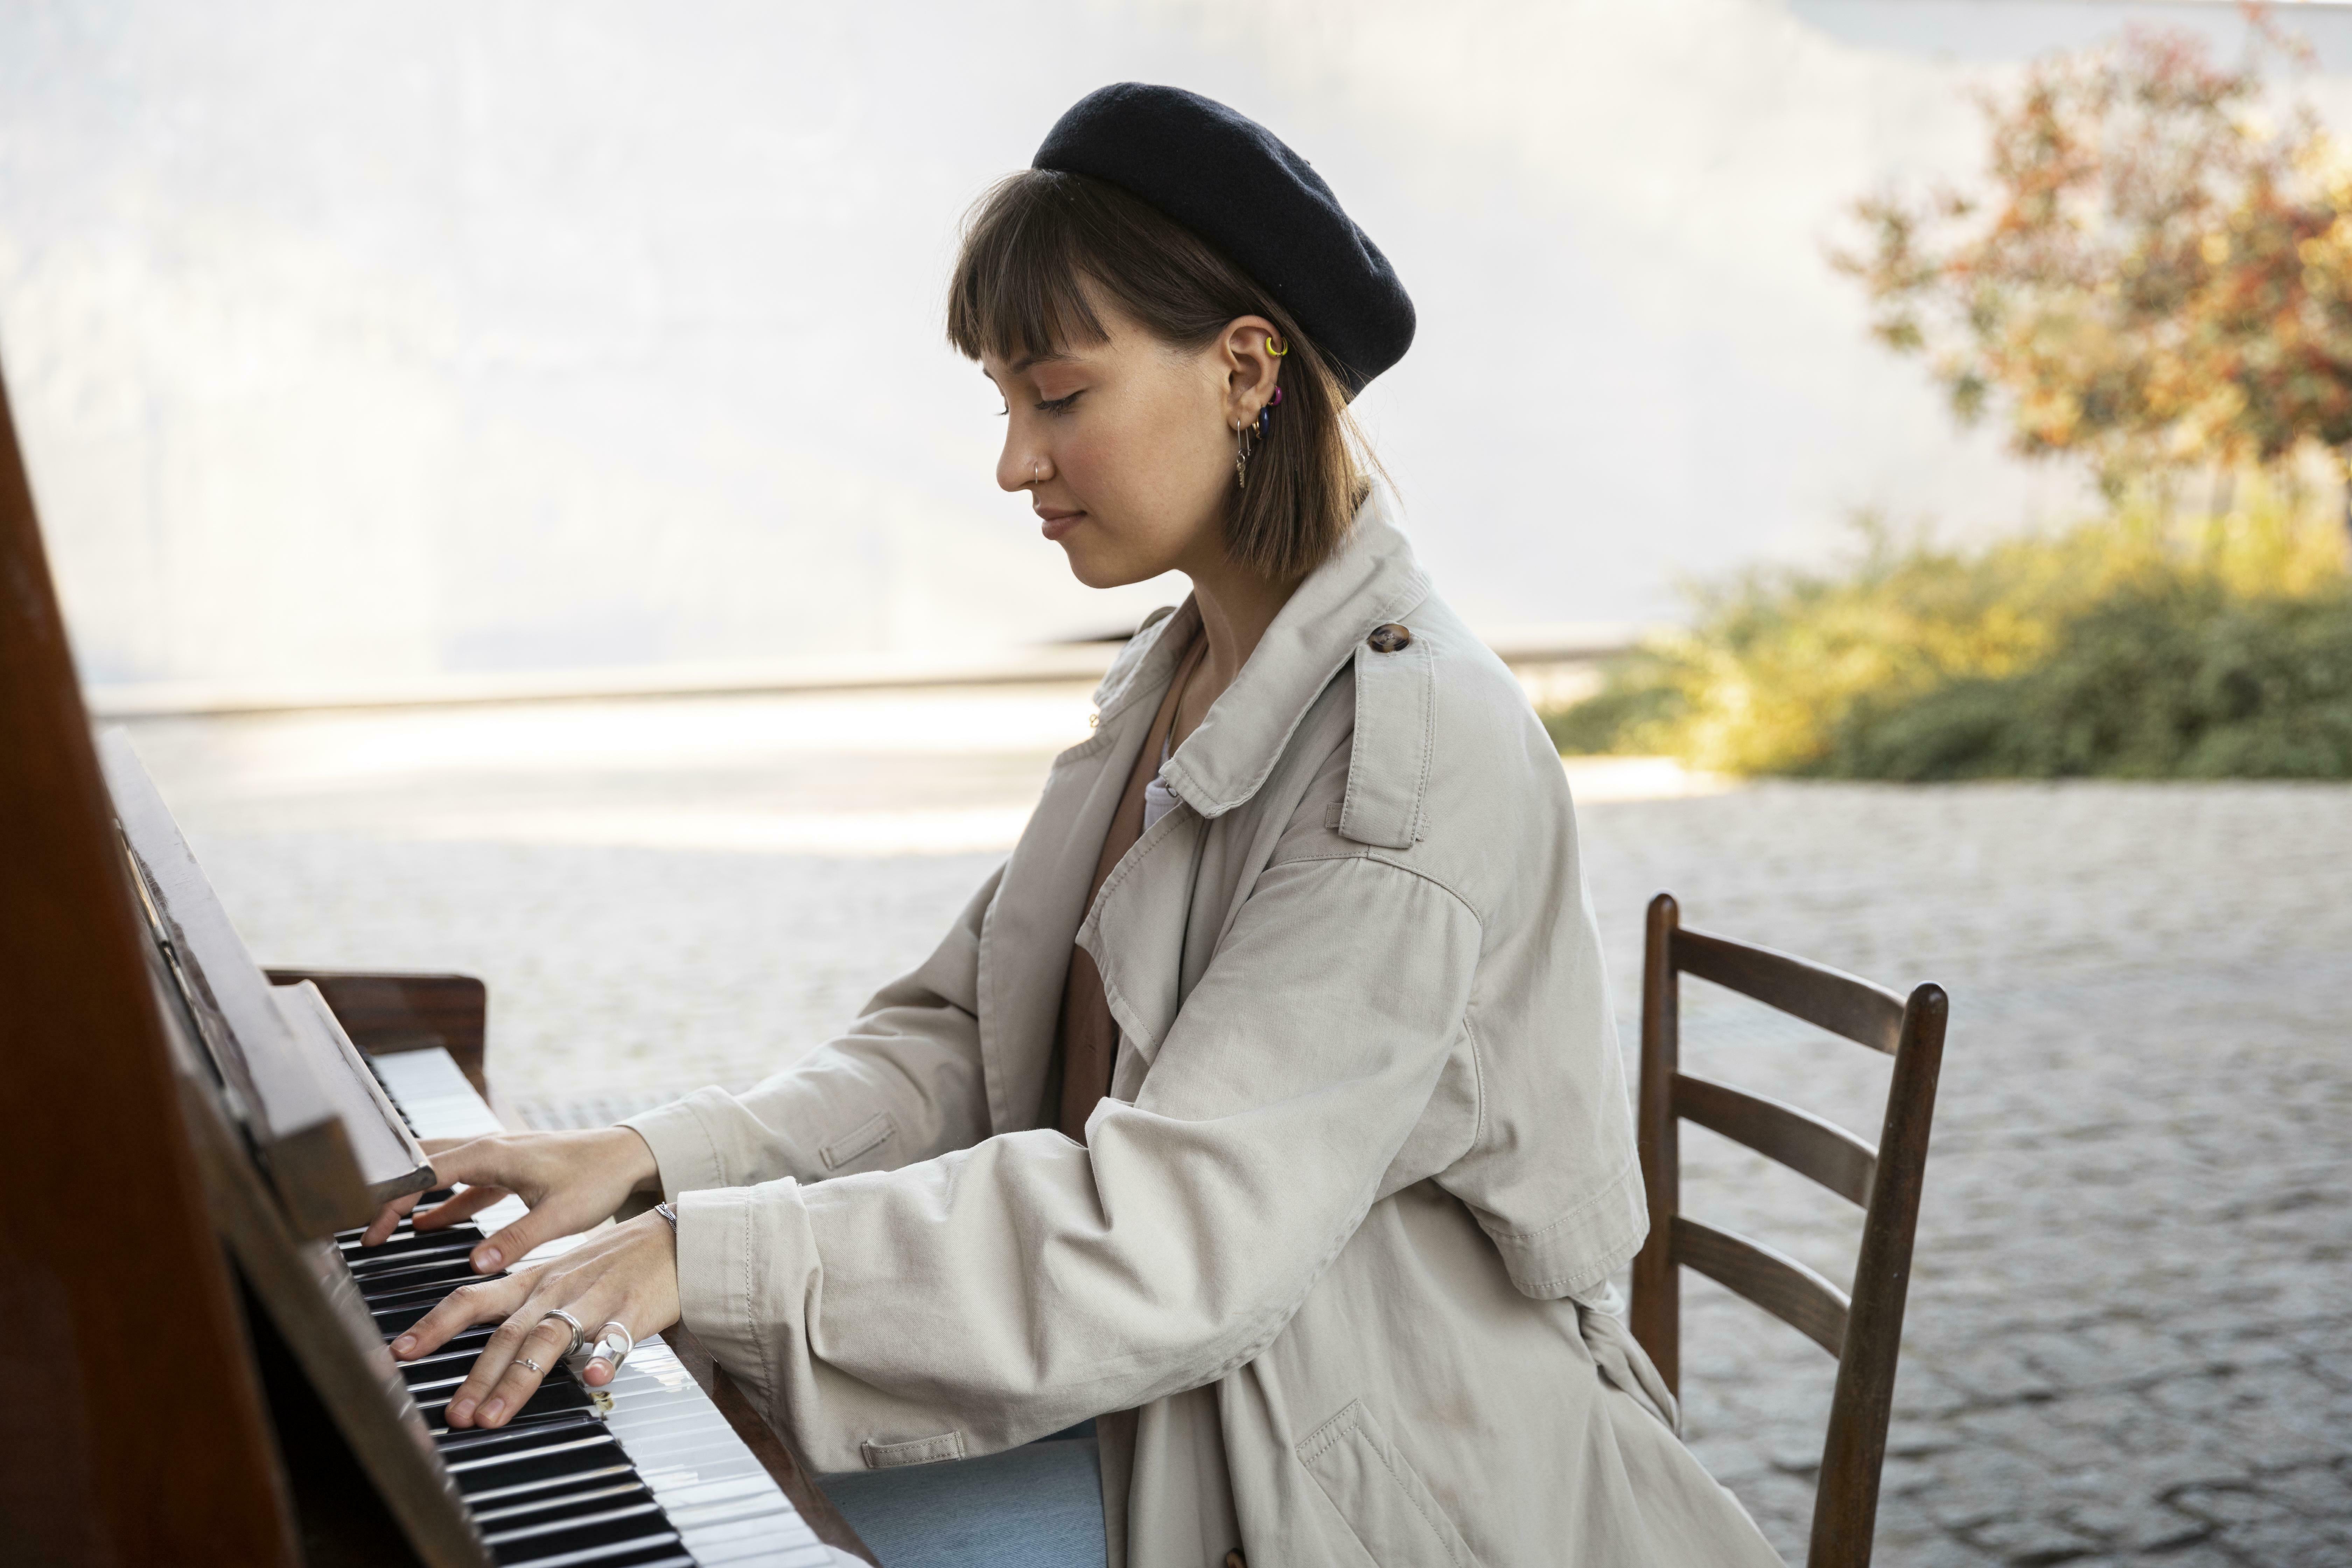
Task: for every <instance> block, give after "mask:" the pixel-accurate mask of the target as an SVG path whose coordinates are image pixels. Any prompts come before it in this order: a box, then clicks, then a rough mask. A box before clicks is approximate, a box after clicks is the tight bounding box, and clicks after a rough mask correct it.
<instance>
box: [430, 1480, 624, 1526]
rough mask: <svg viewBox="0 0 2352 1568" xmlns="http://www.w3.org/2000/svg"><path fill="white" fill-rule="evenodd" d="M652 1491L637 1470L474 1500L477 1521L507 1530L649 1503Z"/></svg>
mask: <svg viewBox="0 0 2352 1568" xmlns="http://www.w3.org/2000/svg"><path fill="white" fill-rule="evenodd" d="M652 1500H653V1493H652V1492H651V1491H650V1490H648V1489H647V1488H646V1483H645V1481H644V1480H643V1479H641V1478H639V1477H638V1476H637V1475H636V1474H635V1472H634V1471H632V1472H631V1473H629V1474H627V1475H625V1476H622V1477H619V1478H618V1479H610V1480H593V1481H587V1482H583V1483H580V1484H576V1485H574V1486H572V1487H551V1488H547V1489H542V1490H541V1491H539V1492H537V1493H535V1494H534V1495H532V1496H530V1497H527V1498H518V1499H515V1500H512V1501H510V1502H503V1503H499V1504H497V1505H495V1506H489V1507H485V1506H484V1504H483V1501H482V1500H481V1499H480V1498H475V1499H473V1500H472V1502H473V1510H472V1511H473V1515H474V1522H475V1523H476V1524H478V1525H479V1526H481V1527H482V1528H483V1529H484V1530H505V1529H508V1528H510V1527H512V1526H514V1525H519V1524H531V1523H538V1522H540V1521H545V1520H551V1519H560V1518H564V1517H567V1516H574V1517H576V1516H579V1515H583V1514H588V1513H593V1512H596V1511H598V1510H603V1509H607V1508H615V1507H618V1506H619V1505H621V1504H622V1503H624V1502H632V1503H635V1502H650V1501H652Z"/></svg>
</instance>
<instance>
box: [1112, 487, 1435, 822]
mask: <svg viewBox="0 0 2352 1568" xmlns="http://www.w3.org/2000/svg"><path fill="white" fill-rule="evenodd" d="M1429 594H1430V584H1429V579H1428V578H1427V577H1425V576H1424V575H1423V574H1422V571H1421V568H1420V567H1419V566H1418V565H1417V564H1415V563H1414V561H1413V558H1412V545H1410V544H1408V543H1407V542H1405V537H1404V534H1403V533H1402V531H1400V530H1399V529H1398V527H1397V525H1396V522H1395V520H1394V502H1393V501H1392V500H1390V498H1389V497H1388V495H1387V494H1386V493H1385V492H1384V491H1382V490H1381V489H1378V488H1375V489H1373V491H1372V494H1371V496H1370V499H1369V500H1366V501H1365V502H1364V504H1363V506H1362V507H1361V508H1360V509H1359V510H1358V511H1357V513H1356V518H1355V522H1354V524H1353V526H1352V527H1351V528H1350V529H1349V534H1348V539H1347V542H1345V543H1344V544H1342V545H1341V546H1340V547H1339V552H1338V553H1336V554H1334V555H1333V556H1332V557H1331V559H1329V560H1328V561H1326V562H1325V563H1323V564H1322V565H1320V566H1318V567H1317V568H1316V569H1315V570H1314V571H1313V572H1311V573H1309V574H1307V580H1306V581H1305V582H1304V583H1301V584H1299V585H1298V591H1297V593H1295V594H1293V595H1291V596H1290V601H1289V603H1287V604H1286V605H1283V607H1282V610H1281V613H1280V614H1278V615H1276V616H1275V618H1274V624H1273V625H1272V626H1268V627H1267V628H1266V631H1265V637H1262V638H1261V639H1259V642H1258V645H1257V647H1255V649H1254V650H1252V652H1251V654H1250V656H1249V659H1248V662H1246V663H1244V665H1243V666H1242V670H1241V673H1240V674H1239V675H1237V676H1235V677H1234V683H1233V684H1232V685H1231V686H1229V687H1227V688H1226V689H1224V690H1223V692H1222V693H1220V694H1219V696H1218V698H1217V700H1216V701H1215V702H1214V703H1213V705H1212V706H1211V707H1210V709H1209V712H1208V716H1207V717H1206V718H1204V719H1202V721H1201V724H1200V727H1199V728H1197V729H1195V730H1194V731H1192V734H1190V735H1188V736H1186V737H1185V740H1184V743H1183V744H1182V745H1181V746H1179V747H1178V748H1177V749H1176V754H1175V755H1174V756H1172V757H1171V758H1170V759H1169V760H1168V765H1167V766H1166V767H1165V768H1163V769H1161V770H1160V777H1161V778H1162V779H1163V780H1164V781H1165V782H1166V784H1167V785H1168V789H1169V791H1170V793H1171V794H1172V795H1175V796H1176V797H1177V798H1178V799H1179V800H1181V801H1182V802H1183V803H1184V804H1185V805H1189V806H1191V807H1192V809H1193V810H1194V811H1197V812H1199V813H1200V814H1201V815H1202V816H1206V817H1215V816H1223V815H1224V814H1225V813H1226V812H1229V811H1231V810H1233V809H1234V807H1235V806H1238V805H1243V804H1244V803H1245V802H1246V801H1248V800H1249V798H1250V797H1251V796H1252V795H1255V794H1256V793H1257V791H1258V788H1259V786H1260V785H1262V784H1265V781H1266V779H1267V777H1268V775H1270V774H1271V773H1273V772H1274V766H1275V763H1276V762H1278V761H1280V760H1281V757H1282V752H1283V748H1284V747H1285V746H1286V745H1287V744H1288V743H1289V742H1290V737H1291V735H1292V734H1293V733H1294V732H1295V731H1297V728H1298V725H1299V722H1300V721H1301V720H1303V719H1305V718H1306V716H1307V709H1308V708H1309V707H1310V706H1311V705H1312V704H1313V703H1314V701H1315V700H1316V698H1318V697H1319V696H1321V695H1322V693H1323V689H1324V688H1325V687H1327V686H1328V685H1330V684H1331V680H1332V678H1333V677H1334V676H1336V675H1338V674H1339V670H1340V669H1341V668H1342V667H1344V666H1345V665H1346V664H1347V663H1348V662H1349V660H1350V659H1351V658H1354V656H1355V651H1356V648H1357V647H1358V645H1359V644H1360V643H1362V641H1363V640H1364V638H1365V637H1366V636H1367V635H1369V634H1370V631H1371V629H1372V628H1373V627H1374V626H1380V625H1381V624H1382V623H1384V622H1387V621H1392V620H1396V619H1399V618H1400V617H1402V616H1404V615H1405V614H1407V613H1408V612H1410V611H1411V610H1412V608H1413V606H1415V605H1418V604H1420V603H1421V602H1422V601H1423V599H1425V598H1427V597H1428V596H1429ZM1190 611H1191V605H1190V604H1189V603H1188V604H1187V605H1186V606H1185V611H1184V612H1180V613H1179V614H1176V615H1172V616H1163V617H1161V618H1160V620H1159V621H1157V622H1155V623H1153V624H1152V625H1151V626H1150V627H1148V628H1147V629H1146V631H1145V632H1144V634H1143V635H1144V636H1145V637H1150V639H1152V641H1151V646H1150V647H1147V648H1145V649H1144V650H1143V651H1142V653H1141V654H1140V655H1139V657H1138V658H1136V659H1134V660H1133V661H1132V662H1131V663H1129V665H1128V667H1127V668H1126V669H1125V670H1124V671H1123V672H1120V673H1118V674H1117V675H1115V676H1114V677H1113V678H1112V679H1109V680H1107V681H1105V682H1104V684H1103V689H1102V690H1101V691H1100V692H1099V693H1098V694H1097V703H1098V706H1099V707H1100V709H1101V711H1102V723H1103V728H1105V729H1106V730H1108V729H1110V728H1112V727H1113V724H1114V721H1117V720H1118V718H1119V717H1120V716H1121V715H1123V714H1124V713H1125V712H1126V711H1127V710H1129V709H1130V708H1133V707H1135V706H1137V705H1138V704H1139V703H1141V702H1143V701H1144V700H1146V699H1152V700H1156V699H1157V698H1158V696H1159V694H1160V691H1161V690H1162V689H1164V688H1165V687H1166V685H1167V683H1168V681H1169V679H1171V677H1172V675H1173V673H1174V669H1175V665H1176V660H1177V658H1178V657H1179V654H1180V652H1181V638H1179V637H1171V636H1170V635H1169V633H1170V631H1171V628H1180V627H1181V626H1183V625H1184V624H1185V623H1187V622H1188V621H1189V620H1190V619H1191V618H1192V616H1191V615H1190V614H1189V612H1190Z"/></svg>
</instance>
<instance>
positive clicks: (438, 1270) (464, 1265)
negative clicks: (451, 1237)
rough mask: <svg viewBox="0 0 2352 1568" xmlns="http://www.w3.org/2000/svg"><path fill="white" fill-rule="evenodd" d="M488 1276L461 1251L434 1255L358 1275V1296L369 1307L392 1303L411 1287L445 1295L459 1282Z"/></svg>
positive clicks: (465, 1283) (455, 1287) (462, 1282)
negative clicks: (475, 1270) (403, 1266)
mask: <svg viewBox="0 0 2352 1568" xmlns="http://www.w3.org/2000/svg"><path fill="white" fill-rule="evenodd" d="M488 1278H489V1276H488V1275H483V1274H477V1273H476V1272H474V1266H473V1265H472V1264H470V1263H468V1262H467V1261H466V1258H465V1255H464V1254H463V1253H460V1254H458V1255H457V1257H455V1258H435V1259H433V1260H431V1261H429V1262H425V1263H414V1264H411V1265H409V1266H408V1267H407V1268H387V1269H384V1270H383V1271H382V1272H380V1273H375V1274H362V1275H360V1276H358V1277H357V1279H358V1284H359V1288H360V1297H361V1299H362V1300H365V1301H366V1302H367V1304H368V1305H369V1306H371V1307H379V1306H389V1305H392V1304H394V1303H393V1298H394V1297H395V1296H401V1295H404V1294H407V1293H409V1292H412V1291H416V1290H423V1289H437V1290H439V1291H440V1293H441V1294H442V1295H444V1296H446V1295H447V1294H448V1293H449V1292H450V1291H452V1290H455V1289H457V1287H458V1286H460V1285H471V1284H473V1283H474V1282H475V1281H476V1280H478V1279H488Z"/></svg>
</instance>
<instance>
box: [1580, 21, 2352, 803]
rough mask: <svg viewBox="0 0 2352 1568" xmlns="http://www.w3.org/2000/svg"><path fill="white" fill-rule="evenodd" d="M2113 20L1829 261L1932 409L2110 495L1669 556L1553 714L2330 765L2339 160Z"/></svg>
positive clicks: (1725, 730)
mask: <svg viewBox="0 0 2352 1568" xmlns="http://www.w3.org/2000/svg"><path fill="white" fill-rule="evenodd" d="M2256 37H2257V40H2258V47H2257V48H2256V49H2255V51H2253V52H2252V53H2250V55H2249V57H2248V58H2247V59H2246V60H2245V61H2244V62H2242V64H2240V65H2238V66H2236V67H2234V68H2224V67H2219V66H2216V65H2215V64H2214V63H2213V62H2212V61H2211V60H2210V58H2208V55H2207V52H2206V49H2205V47H2204V46H2203V44H2202V43H2201V42H2200V40H2198V39H2197V38H2195V37H2189V36H2188V35H2176V34H2164V33H2136V34H2132V35H2129V36H2127V37H2126V38H2125V39H2124V40H2123V41H2121V42H2120V43H2118V44H2116V45H2113V46H2111V47H2105V48H2101V49H2096V50H2092V51H2087V52H2084V53H2080V54H2075V55H2068V56H2061V57H2057V58H2053V59H2051V60H2047V61H2044V62H2042V63H2041V64H2039V65H2037V66H2035V67H2034V68H2032V70H2030V71H2029V72H2028V73H2027V76H2026V79H2025V80H2024V82H2023V84H2022V85H2021V88H2020V89H2019V90H2018V91H2017V92H2016V93H2015V94H2014V95H2013V96H2010V97H2008V98H2005V99H1999V100H1992V99H1989V100H1986V102H1985V104H1984V109H1985V113H1986V120H1987V127H1988V132H1989V144H1990V145H1989V157H1988V169H1987V174H1986V176H1985V179H1984V180H1983V182H1982V183H1981V184H1980V185H1979V187H1978V188H1977V189H1975V190H1972V191H1971V190H1961V189H1958V188H1946V189H1941V190H1937V191H1935V192H1933V193H1930V194H1929V195H1927V196H1926V197H1924V198H1919V199H1912V198H1908V197H1906V196H1903V195H1875V196H1872V197H1869V198H1867V199H1865V200H1863V201H1861V202H1858V203H1856V204H1855V206H1854V209H1853V212H1854V216H1855V218H1856V219H1857V220H1858V222H1859V224H1860V225H1861V226H1862V228H1863V231H1864V234H1865V236H1866V237H1867V244H1866V246H1865V247H1864V248H1862V249H1860V250H1855V251H1843V252H1838V253H1834V254H1833V255H1832V264H1833V265H1835V266H1836V267H1838V268H1840V269H1841V270H1842V271H1843V272H1845V273H1847V274H1849V275H1850V276H1852V277H1853V278H1854V279H1856V280H1857V281H1858V282H1859V283H1860V284H1861V286H1862V287H1863V288H1864V290H1865V291H1866V293H1867V294H1868V296H1869V299H1870V301H1871V303H1872V305H1873V307H1874V312H1875V320H1874V330H1875V331H1876V333H1877V335H1878V336H1879V338H1880V339H1881V341H1883V342H1885V343H1886V344H1887V345H1888V346H1889V347H1890V348H1892V349H1893V350H1895V352H1897V353H1916V354H1918V355H1921V356H1922V357H1924V358H1925V359H1926V360H1927V363H1928V366H1929V369H1930V371H1931V374H1934V375H1935V377H1936V378H1937V381H1938V382H1939V383H1940V384H1942V385H1943V387H1944V388H1945V390H1946V392H1947V394H1948V395H1949V397H1950V399H1951V403H1952V406H1953V409H1954V412H1955V414H1956V415H1957V416H1958V418H1960V419H1961V420H1962V421H1963V422H1973V421H1976V420H1978V419H1980V418H1982V417H1984V416H1987V415H1988V414H1989V413H1991V412H1993V411H1995V410H1998V411H2000V414H2001V415H2002V416H2005V418H2006V419H2007V421H2008V423H2009V426H2010V433H2011V441H2012V444H2013V445H2014V446H2015V447H2016V448H2017V449H2018V450H2019V451H2021V452H2022V453H2025V454H2027V455H2030V456H2035V457H2042V458H2059V459H2066V460H2074V461H2078V462H2083V463H2085V464H2087V465H2089V466H2090V468H2092V470H2093V472H2094V473H2095V475H2096V477H2097V479H2098V481H2099V490H2100V493H2101V494H2102V495H2103V496H2104V497H2105V512H2104V513H2103V514H2101V515H2099V516H2096V517H2095V518H2093V519H2090V520H2088V521H2083V522H2081V523H2079V524H2077V525H2075V526H2074V527H2072V528H2069V529H2065V530H2063V531H2054V532H2038V533H2029V534H2023V535H2019V536H2015V537H2011V538H2008V539H2004V540H2001V541H1999V542H1994V543H1991V544H1989V545H1983V546H1979V547H1977V548H1974V549H1968V550H1962V549H1955V548H1950V547H1946V546H1940V545H1938V544H1937V543H1936V542H1934V540H1933V539H1932V538H1931V537H1929V536H1927V535H1926V534H1924V533H1923V534H1918V535H1914V536H1908V537H1900V536H1898V535H1896V534H1895V532H1894V531H1891V530H1890V529H1889V528H1887V527H1886V526H1885V524H1884V523H1883V522H1881V521H1876V520H1868V519H1866V520H1864V521H1862V522H1861V523H1860V524H1859V533H1860V548H1859V549H1858V550H1857V551H1856V552H1853V556H1852V558H1851V560H1850V561H1849V562H1848V563H1846V564H1845V565H1844V566H1843V568H1841V569H1837V570H1833V571H1830V572H1826V573H1823V572H1809V571H1800V570H1787V569H1780V570H1771V569H1756V570H1750V571H1748V572H1747V573H1744V574H1739V575H1738V576H1736V577H1734V578H1731V579H1730V580H1728V581H1725V582H1720V583H1717V584H1701V585H1698V586H1696V587H1694V588H1692V589H1691V590H1690V595H1691V597H1692V600H1693V607H1694V611H1695V614H1694V616H1693V617H1692V620H1691V623H1690V625H1689V626H1688V627H1687V629H1685V630H1683V631H1679V632H1676V633H1674V634H1671V635H1667V636H1662V637H1654V638H1653V639H1651V640H1650V641H1649V642H1647V643H1646V644H1644V645H1643V647H1640V648H1638V649H1637V650H1635V651H1634V652H1633V653H1632V654H1630V655H1627V656H1625V657H1624V658H1620V659H1618V660H1616V661H1615V662H1614V663H1612V665H1611V666H1610V667H1609V668H1608V669H1607V670H1606V671H1605V673H1604V678H1603V681H1602V684H1601V689H1600V690H1599V691H1598V692H1597V693H1596V694H1595V695H1593V696H1591V698H1589V699H1587V700H1584V701H1582V702H1580V703H1577V704H1575V705H1574V706H1572V707H1570V708H1567V709H1564V710H1557V711H1554V712H1551V713H1548V714H1547V715H1546V718H1545V721H1546V724H1547V725H1548V727H1549V729H1550V731H1551V733H1552V736H1553V739H1554V740H1555V741H1556V742H1557V743H1558V744H1559V748H1560V750H1561V751H1562V752H1664V753H1669V754H1672V755H1675V756H1676V757H1679V758H1681V759H1682V760H1683V761H1684V762H1685V763H1689V764H1691V765H1694V766H1697V767H1703V768H1707V769H1711V770H1717V771H1721V772H1727V773H1798V774H1816V775H1825V776H1836V777H1845V778H1874V779H1903V780H1927V779H1956V778H1982V777H2038V778H2048V777H2061V776H2069V775H2090V774H2098V775H2108V776H2122V777H2149V778H2159V777H2282V778H2342V777H2352V576H2347V550H2346V541H2347V529H2346V521H2347V503H2346V497H2347V493H2352V490H2348V489H2347V485H2346V483H2345V479H2346V474H2347V448H2352V159H2347V157H2346V155H2345V153H2343V151H2342V149H2340V148H2339V147H2338V145H2337V144H2336V142H2334V141H2333V140H2332V139H2331V138H2330V137H2329V136H2328V134H2327V133H2326V130H2325V129H2324V128H2323V127H2322V126H2321V125H2320V124H2319V123H2318V121H2316V119H2315V117H2314V116H2313V115H2312V114H2311V113H2310V112H2309V111H2308V110H2306V109H2299V108H2298V109H2293V110H2289V111H2286V112H2284V113H2281V112H2276V111H2273V109H2272V108H2271V107H2270V95H2269V94H2268V92H2267V90H2266V87H2265V83H2264V81H2263V74H2262V72H2263V63H2264V57H2265V55H2268V56H2269V57H2272V58H2275V57H2278V56H2281V55H2284V56H2285V57H2286V58H2289V59H2292V58H2294V57H2295V53H2296V51H2295V50H2294V47H2293V45H2292V42H2291V40H2288V39H2286V38H2284V37H2283V36H2282V35H2279V34H2278V33H2276V32H2275V31H2273V30H2271V29H2269V28H2267V27H2266V26H2265V27H2262V28H2258V30H2257V33H2256Z"/></svg>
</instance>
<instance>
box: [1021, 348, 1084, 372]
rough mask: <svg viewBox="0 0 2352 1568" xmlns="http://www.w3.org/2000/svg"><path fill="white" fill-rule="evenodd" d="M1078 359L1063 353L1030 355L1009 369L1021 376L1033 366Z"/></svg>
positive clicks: (1074, 355)
mask: <svg viewBox="0 0 2352 1568" xmlns="http://www.w3.org/2000/svg"><path fill="white" fill-rule="evenodd" d="M1077 357H1078V356H1077V355H1076V354H1073V353H1042V354H1030V355H1028V356H1026V357H1025V358H1022V359H1018V360H1015V361H1013V363H1012V364H1011V365H1010V366H1008V367H1007V368H1009V369H1010V370H1011V371H1012V372H1013V374H1015V375H1019V374H1021V373H1022V372H1023V371H1024V370H1027V369H1028V368H1029V367H1030V366H1031V365H1033V364H1056V363H1062V362H1064V361H1067V360H1074V359H1076V358H1077Z"/></svg>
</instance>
